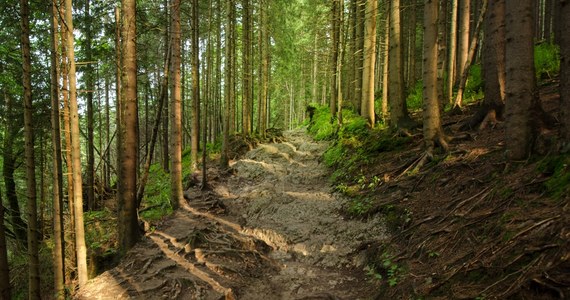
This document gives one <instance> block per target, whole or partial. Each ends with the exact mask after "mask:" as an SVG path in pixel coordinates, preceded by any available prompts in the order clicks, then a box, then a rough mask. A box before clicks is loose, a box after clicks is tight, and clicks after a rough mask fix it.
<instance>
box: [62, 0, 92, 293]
mask: <svg viewBox="0 0 570 300" xmlns="http://www.w3.org/2000/svg"><path fill="white" fill-rule="evenodd" d="M71 12H72V6H71V0H65V21H66V24H67V41H66V42H67V45H66V46H67V47H66V51H67V59H68V61H69V74H68V76H69V110H70V121H71V122H70V123H71V124H70V126H71V156H72V161H71V164H72V169H73V171H72V172H73V193H74V195H73V199H74V201H73V205H74V209H73V211H74V219H75V250H76V255H77V276H78V283H79V287H82V286H84V285H85V284H86V283H87V280H88V275H87V274H88V273H87V246H86V244H85V228H84V226H83V186H82V180H81V178H82V174H81V145H80V140H79V139H80V132H79V110H78V106H77V88H76V83H77V80H76V74H75V51H74V48H73V46H74V37H73V17H72V14H71Z"/></svg>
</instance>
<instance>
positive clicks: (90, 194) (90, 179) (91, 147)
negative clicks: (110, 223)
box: [85, 1, 96, 210]
mask: <svg viewBox="0 0 570 300" xmlns="http://www.w3.org/2000/svg"><path fill="white" fill-rule="evenodd" d="M89 2H91V1H85V59H86V60H87V65H86V72H85V84H86V87H87V94H86V100H87V171H86V172H85V173H86V175H87V185H86V188H87V209H89V210H94V209H96V203H95V139H94V135H93V126H94V121H95V119H94V112H93V94H94V93H95V80H94V69H93V65H92V63H91V62H92V61H93V49H92V47H91V42H92V41H91V40H92V39H93V32H92V29H91V24H92V18H91V14H90V12H89Z"/></svg>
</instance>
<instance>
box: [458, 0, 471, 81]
mask: <svg viewBox="0 0 570 300" xmlns="http://www.w3.org/2000/svg"><path fill="white" fill-rule="evenodd" d="M458 9H459V11H458V19H459V20H458V21H459V24H458V26H459V27H458V32H459V37H458V38H457V72H456V77H457V78H456V81H460V80H461V74H463V70H465V62H466V61H467V56H468V55H469V30H470V26H469V24H470V21H471V0H459V7H458Z"/></svg>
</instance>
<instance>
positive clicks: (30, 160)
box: [0, 0, 41, 299]
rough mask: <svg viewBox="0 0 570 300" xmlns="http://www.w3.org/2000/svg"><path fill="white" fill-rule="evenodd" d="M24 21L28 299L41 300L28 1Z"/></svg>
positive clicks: (22, 12) (23, 9) (24, 1)
mask: <svg viewBox="0 0 570 300" xmlns="http://www.w3.org/2000/svg"><path fill="white" fill-rule="evenodd" d="M20 17H21V26H22V36H21V45H22V48H21V49H22V78H23V80H22V87H23V89H24V97H23V101H24V143H25V156H26V197H27V215H28V289H29V290H28V296H29V297H28V299H41V291H40V259H39V245H38V212H37V199H36V165H35V155H34V126H33V122H34V120H33V109H34V108H33V104H32V60H31V57H30V55H31V53H30V52H31V51H30V19H29V18H30V7H29V3H28V0H21V1H20ZM0 225H1V224H0Z"/></svg>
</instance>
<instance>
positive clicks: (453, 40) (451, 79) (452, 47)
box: [445, 0, 459, 104]
mask: <svg viewBox="0 0 570 300" xmlns="http://www.w3.org/2000/svg"><path fill="white" fill-rule="evenodd" d="M458 1H459V0H452V1H451V21H450V22H449V25H450V27H451V28H450V29H449V39H448V41H449V56H448V57H447V87H446V91H445V92H446V99H447V102H448V103H450V104H451V103H453V87H454V86H455V82H456V76H455V69H456V68H455V66H456V60H457V59H456V54H457V10H458V7H457V5H458Z"/></svg>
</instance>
